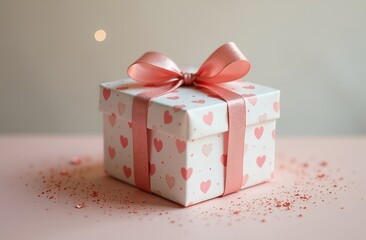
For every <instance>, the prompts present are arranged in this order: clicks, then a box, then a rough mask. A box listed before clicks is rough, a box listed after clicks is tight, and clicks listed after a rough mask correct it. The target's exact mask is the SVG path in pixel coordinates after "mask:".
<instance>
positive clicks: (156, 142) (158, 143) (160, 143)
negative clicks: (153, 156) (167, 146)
mask: <svg viewBox="0 0 366 240" xmlns="http://www.w3.org/2000/svg"><path fill="white" fill-rule="evenodd" d="M154 147H155V150H156V151H157V152H160V151H161V150H162V149H163V141H161V140H159V139H157V138H154Z"/></svg>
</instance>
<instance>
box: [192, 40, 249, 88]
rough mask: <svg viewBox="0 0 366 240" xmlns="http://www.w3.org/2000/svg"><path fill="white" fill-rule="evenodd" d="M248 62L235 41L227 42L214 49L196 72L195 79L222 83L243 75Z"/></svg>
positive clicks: (245, 72)
mask: <svg viewBox="0 0 366 240" xmlns="http://www.w3.org/2000/svg"><path fill="white" fill-rule="evenodd" d="M249 69H250V64H249V62H248V60H247V59H246V57H245V56H244V55H243V53H242V52H241V51H240V49H239V48H238V47H237V46H236V44H235V43H233V42H229V43H226V44H224V45H222V46H221V47H219V48H218V49H216V50H215V51H214V52H213V53H212V54H211V55H210V56H209V57H208V58H207V60H206V61H205V62H204V63H203V64H202V66H201V67H200V69H199V70H198V72H197V74H196V75H197V80H198V81H200V82H204V83H213V84H215V83H224V82H230V81H234V80H237V79H239V78H241V77H244V76H245V75H246V74H247V73H248V72H249Z"/></svg>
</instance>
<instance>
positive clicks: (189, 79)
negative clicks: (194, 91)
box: [182, 72, 196, 86]
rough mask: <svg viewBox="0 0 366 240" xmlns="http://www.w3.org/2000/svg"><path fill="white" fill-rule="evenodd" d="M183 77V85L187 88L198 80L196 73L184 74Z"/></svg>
mask: <svg viewBox="0 0 366 240" xmlns="http://www.w3.org/2000/svg"><path fill="white" fill-rule="evenodd" d="M182 76H183V84H184V85H187V86H189V85H192V84H193V82H194V80H195V79H196V74H194V73H188V72H183V73H182Z"/></svg>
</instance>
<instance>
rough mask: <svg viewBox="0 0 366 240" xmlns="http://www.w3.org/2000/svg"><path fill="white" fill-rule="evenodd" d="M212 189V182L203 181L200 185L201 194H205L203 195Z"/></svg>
mask: <svg viewBox="0 0 366 240" xmlns="http://www.w3.org/2000/svg"><path fill="white" fill-rule="evenodd" d="M210 187H211V180H207V181H203V182H201V184H200V189H201V192H203V193H207V192H208V190H209V189H210Z"/></svg>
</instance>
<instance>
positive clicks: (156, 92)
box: [128, 42, 250, 195]
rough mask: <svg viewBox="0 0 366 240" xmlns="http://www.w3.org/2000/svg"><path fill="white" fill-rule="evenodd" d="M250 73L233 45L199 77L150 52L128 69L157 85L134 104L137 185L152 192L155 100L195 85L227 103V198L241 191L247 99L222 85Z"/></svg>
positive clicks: (203, 68)
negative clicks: (151, 107) (151, 105)
mask: <svg viewBox="0 0 366 240" xmlns="http://www.w3.org/2000/svg"><path fill="white" fill-rule="evenodd" d="M249 69H250V64H249V62H248V60H247V59H246V58H245V57H244V55H243V54H242V53H241V51H240V50H239V48H238V47H237V46H236V45H235V44H234V43H232V42H230V43H226V44H224V45H222V46H221V47H219V48H218V49H216V50H215V51H214V52H213V53H212V54H211V55H210V56H209V57H208V58H207V60H206V61H205V62H204V63H203V64H202V65H201V67H200V68H199V70H198V71H197V73H188V72H182V71H181V70H180V69H179V67H178V66H177V65H176V64H175V63H174V62H173V60H171V59H170V58H168V57H167V56H165V55H163V54H161V53H157V52H147V53H145V54H144V55H142V56H141V57H140V58H139V59H137V60H136V61H135V62H134V63H133V64H131V65H130V66H129V68H128V75H129V76H130V77H131V78H132V79H134V80H136V81H138V82H142V83H148V84H156V85H159V86H158V87H156V88H154V89H153V90H150V91H147V92H142V93H140V94H138V95H136V96H135V97H134V99H133V103H132V123H133V125H132V138H133V162H134V177H135V184H136V186H137V187H138V188H140V189H142V190H144V191H147V192H150V169H149V167H150V161H149V157H150V156H149V152H150V151H149V139H148V132H147V115H148V108H149V102H150V100H151V99H152V98H155V97H158V96H161V95H164V94H166V93H169V92H171V91H173V90H175V89H177V88H179V87H180V86H182V85H194V86H197V87H201V88H204V89H206V90H208V91H210V92H213V93H214V94H216V95H217V96H218V97H220V98H222V99H223V100H225V101H226V103H227V106H228V107H227V115H228V129H229V131H228V133H227V146H224V149H226V151H227V158H226V159H227V162H226V166H225V168H224V172H225V184H224V193H223V195H226V194H229V193H233V192H236V191H239V190H240V188H241V183H242V177H243V161H244V139H245V128H246V105H245V100H244V98H243V97H242V96H241V95H239V94H237V93H235V92H232V91H230V90H227V89H225V88H223V87H221V86H220V85H218V84H219V83H225V82H230V81H234V80H237V79H239V78H241V77H243V76H245V75H246V74H247V72H248V71H249Z"/></svg>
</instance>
